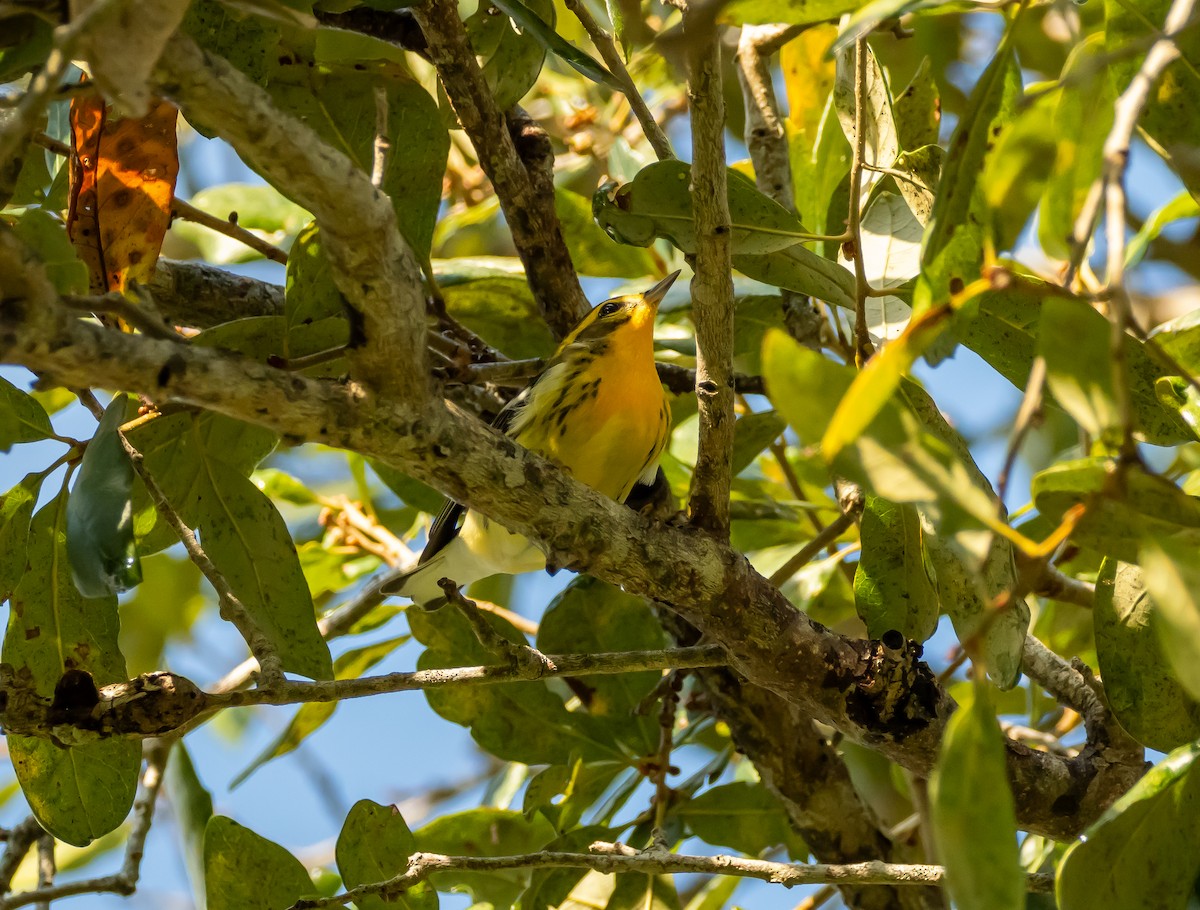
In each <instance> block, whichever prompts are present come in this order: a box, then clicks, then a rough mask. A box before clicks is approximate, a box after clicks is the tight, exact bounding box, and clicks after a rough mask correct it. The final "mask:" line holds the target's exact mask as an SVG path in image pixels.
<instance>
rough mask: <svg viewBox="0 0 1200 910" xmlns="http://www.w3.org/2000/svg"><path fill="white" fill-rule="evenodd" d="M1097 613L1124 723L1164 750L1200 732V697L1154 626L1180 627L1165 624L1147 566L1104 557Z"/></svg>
mask: <svg viewBox="0 0 1200 910" xmlns="http://www.w3.org/2000/svg"><path fill="white" fill-rule="evenodd" d="M1168 583H1169V582H1167V581H1166V580H1164V581H1163V582H1162V583H1161V587H1165V586H1166V584H1168ZM1175 596H1176V598H1177V597H1178V595H1175ZM1092 613H1093V619H1094V621H1095V626H1096V652H1097V655H1098V657H1099V661H1100V673H1101V675H1102V676H1103V677H1104V694H1105V695H1106V696H1107V697H1108V703H1109V705H1110V706H1111V707H1112V710H1113V713H1114V714H1116V715H1117V720H1119V721H1120V722H1121V726H1122V727H1124V728H1125V729H1126V730H1127V731H1129V733H1130V734H1131V735H1132V736H1133V737H1134V738H1135V739H1136V740H1138V742H1140V743H1142V744H1144V745H1147V746H1149V747H1150V748H1151V749H1158V750H1159V751H1160V752H1166V751H1168V750H1169V749H1173V748H1175V747H1176V746H1180V745H1182V744H1183V743H1186V742H1189V741H1190V740H1193V739H1197V738H1200V701H1197V700H1196V699H1195V698H1193V697H1191V696H1189V695H1188V693H1187V690H1186V689H1184V688H1183V687H1182V686H1181V685H1180V683H1179V679H1178V678H1176V674H1175V673H1174V672H1172V670H1171V669H1170V667H1169V665H1168V662H1167V659H1166V657H1165V655H1164V653H1163V652H1164V648H1163V647H1162V646H1161V645H1160V644H1159V638H1158V633H1156V631H1155V629H1154V628H1153V626H1155V625H1160V626H1163V628H1164V629H1165V632H1164V633H1163V634H1165V636H1167V637H1170V636H1172V635H1175V634H1178V633H1177V631H1176V630H1175V628H1174V627H1172V625H1171V624H1170V622H1167V623H1166V624H1165V625H1163V619H1162V617H1161V613H1162V611H1161V608H1159V607H1158V606H1157V604H1156V603H1154V601H1152V600H1151V599H1150V596H1149V594H1147V592H1146V583H1145V579H1144V578H1143V576H1142V570H1141V569H1139V568H1138V567H1137V566H1135V565H1132V564H1130V563H1125V562H1118V561H1117V560H1115V559H1106V560H1104V563H1103V565H1102V566H1101V568H1100V575H1099V577H1098V578H1097V579H1096V604H1095V607H1094V609H1093V611H1092ZM1181 675H1182V674H1181Z"/></svg>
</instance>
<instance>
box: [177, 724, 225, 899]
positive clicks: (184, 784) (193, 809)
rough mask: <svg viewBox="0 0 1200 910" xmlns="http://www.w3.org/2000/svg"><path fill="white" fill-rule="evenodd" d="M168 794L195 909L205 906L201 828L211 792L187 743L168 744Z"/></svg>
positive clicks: (209, 813) (205, 824) (209, 810)
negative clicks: (169, 748)
mask: <svg viewBox="0 0 1200 910" xmlns="http://www.w3.org/2000/svg"><path fill="white" fill-rule="evenodd" d="M165 783H166V787H167V795H168V796H169V797H170V799H171V810H172V813H173V815H174V818H175V824H174V825H173V826H172V827H173V828H174V829H175V831H176V833H177V834H178V835H179V840H180V847H181V849H182V852H183V863H184V865H185V866H186V867H187V874H188V881H190V882H191V885H192V899H193V901H194V902H195V904H196V910H205V905H206V903H207V901H206V894H205V890H206V889H205V887H204V832H205V829H206V828H207V827H208V820H209V819H210V818H212V816H213V802H212V796H211V795H210V794H209V792H208V790H206V789H205V788H204V784H202V783H201V782H200V778H199V777H198V776H197V775H196V768H195V766H194V765H193V764H192V756H191V754H190V753H189V752H188V750H187V746H186V745H185V744H184V743H182V742H178V743H175V745H173V746H172V747H171V757H170V759H169V760H168V761H167V770H166V776H165Z"/></svg>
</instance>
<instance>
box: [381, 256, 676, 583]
mask: <svg viewBox="0 0 1200 910" xmlns="http://www.w3.org/2000/svg"><path fill="white" fill-rule="evenodd" d="M678 277H679V272H674V273H673V274H671V275H668V276H667V277H666V278H664V279H663V280H662V281H660V282H659V283H658V284H656V285H655V286H654V287H652V288H651V289H650V290H648V291H646V292H645V293H643V294H629V295H627V296H624V297H614V298H613V299H611V300H606V301H604V302H603V303H600V304H597V305H596V306H595V307H593V308H592V310H591V312H590V313H588V314H587V315H586V316H585V317H584V318H583V320H582V321H581V322H580V323H579V325H577V326H576V327H575V328H574V329H573V330H572V331H571V332H570V334H568V335H567V337H566V338H564V339H563V342H562V344H560V345H559V347H558V350H557V351H555V353H554V356H553V357H552V358H551V359H550V362H549V363H548V364H547V365H546V368H545V369H544V370H542V372H541V373H540V374H538V376H537V378H536V379H534V381H533V382H532V383H531V384H530V385H529V386H528V387H527V388H526V389H525V390H524V391H523V392H521V394H520V395H518V396H517V397H516V398H514V399H513V400H512V401H511V402H510V403H509V404H508V405H507V406H506V407H505V408H504V410H503V411H501V412H500V414H499V415H498V416H497V418H496V421H495V424H494V425H495V426H496V427H497V428H498V429H500V430H501V431H502V432H504V434H505V435H507V436H509V437H511V438H512V439H515V440H516V441H517V442H519V443H520V444H521V445H523V446H525V448H527V449H529V450H530V451H533V452H537V453H539V454H540V455H544V456H546V457H547V458H549V459H551V460H552V461H554V462H556V463H558V464H559V465H561V466H562V467H563V468H565V469H566V470H568V471H569V472H570V473H571V474H572V475H574V477H575V478H576V479H577V480H579V481H581V482H582V483H585V484H587V485H588V486H590V487H593V488H594V489H596V490H599V491H600V492H601V493H603V494H604V495H605V496H610V497H612V498H613V499H615V500H617V502H624V501H625V498H626V497H627V496H629V493H630V491H632V490H633V488H634V486H635V485H636V484H638V483H639V482H640V483H646V484H650V483H653V482H654V478H655V474H656V473H657V471H658V456H659V455H660V454H661V453H662V450H663V446H664V445H666V442H667V431H668V429H669V428H670V424H671V407H670V404H669V403H668V401H667V396H666V393H665V392H664V391H663V387H662V383H661V382H659V379H658V372H657V370H656V369H655V366H654V317H655V315H656V314H657V313H658V305H659V303H661V302H662V299H663V297H665V296H666V294H667V290H668V289H669V288H670V287H671V285H672V284H673V283H674V282H675V279H676V278H678ZM460 519H461V523H460ZM545 566H546V557H545V555H544V554H543V553H542V552H541V550H539V549H538V548H537V547H535V546H534V545H533V544H532V543H530V541H528V540H526V539H525V538H524V537H522V536H521V535H519V534H514V533H513V532H512V531H509V530H508V529H507V528H505V527H503V526H502V525H499V524H497V523H496V522H494V521H490V520H489V519H487V518H485V517H484V516H482V515H479V514H478V513H476V512H471V511H468V510H467V508H466V507H465V506H461V505H459V504H458V503H455V502H447V503H446V506H445V508H443V509H442V512H441V514H440V515H438V517H437V519H436V520H435V521H434V523H433V525H432V526H431V527H430V529H429V541H428V543H427V544H426V546H425V551H424V552H423V553H422V554H421V559H420V561H419V562H418V563H417V566H416V568H414V569H413V570H412V571H410V572H408V573H407V574H405V575H404V576H402V577H400V578H398V579H396V580H395V581H394V582H392V583H391V584H389V585H388V586H387V587H386V588H385V589H384V593H386V594H398V595H402V596H405V597H411V598H412V599H413V601H414V602H415V603H419V604H426V603H431V602H433V601H436V600H438V599H440V598H442V597H444V596H445V594H444V592H443V591H442V589H441V588H440V587H439V586H438V580H439V579H442V578H451V579H453V580H454V581H455V582H456V583H457V584H458V585H459V586H463V585H468V584H470V583H471V582H473V581H477V580H479V579H480V578H486V577H487V576H489V575H496V574H498V573H501V572H503V573H508V574H516V573H518V572H533V571H536V570H537V569H542V568H545Z"/></svg>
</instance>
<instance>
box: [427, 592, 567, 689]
mask: <svg viewBox="0 0 1200 910" xmlns="http://www.w3.org/2000/svg"><path fill="white" fill-rule="evenodd" d="M438 585H439V586H440V587H441V589H442V591H444V592H445V594H446V599H447V600H448V601H450V603H452V604H454V605H455V606H456V607H458V609H459V611H460V612H461V613H462V615H463V616H464V617H466V620H467V622H468V623H469V624H470V626H471V631H472V632H474V633H475V637H476V638H477V639H478V640H479V643H480V644H481V645H483V647H484V648H485V649H487V650H488V651H490V652H491V653H493V654H495V655H496V656H497V657H502V658H504V659H505V660H507V661H509V662H510V663H511V664H512V665H513V666H520V667H526V668H527V669H529V670H531V671H532V673H533V674H534V676H535V678H536V676H538V675H540V674H541V673H542V672H544V673H546V674H547V675H550V674H554V673H555V671H556V670H557V667H555V666H554V661H553V660H551V659H550V658H549V657H547V656H546V655H545V654H543V653H542V652H541V651H539V650H538V649H537V648H534V647H532V646H531V645H529V644H528V643H527V642H518V641H511V640H509V639H507V638H505V637H504V636H503V635H501V634H500V633H499V632H497V631H496V629H495V628H494V627H493V626H492V624H491V623H490V622H488V620H487V617H486V616H484V615H483V613H484V611H483V610H481V609H480V608H479V605H478V604H476V603H475V601H473V600H471V599H470V598H468V597H466V596H465V595H464V594H463V593H462V591H460V590H459V589H458V584H457V583H456V582H455V581H453V580H452V579H449V578H442V579H439V581H438Z"/></svg>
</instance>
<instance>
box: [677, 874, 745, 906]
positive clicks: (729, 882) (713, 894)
mask: <svg viewBox="0 0 1200 910" xmlns="http://www.w3.org/2000/svg"><path fill="white" fill-rule="evenodd" d="M743 881H745V879H743V878H741V877H739V876H736V875H714V876H713V877H712V878H710V879H709V880H708V881H707V882H705V884H704V887H703V888H701V889H700V890H699V891H697V892H696V893H695V894H693V895H692V899H691V900H689V901H688V902H687V906H686V907H685V908H684V910H722V908H723V907H724V906H725V905H726V904H728V903H729V901H730V900H732V899H733V892H734V891H736V890H737V889H738V886H739V885H741V883H742V882H743Z"/></svg>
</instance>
